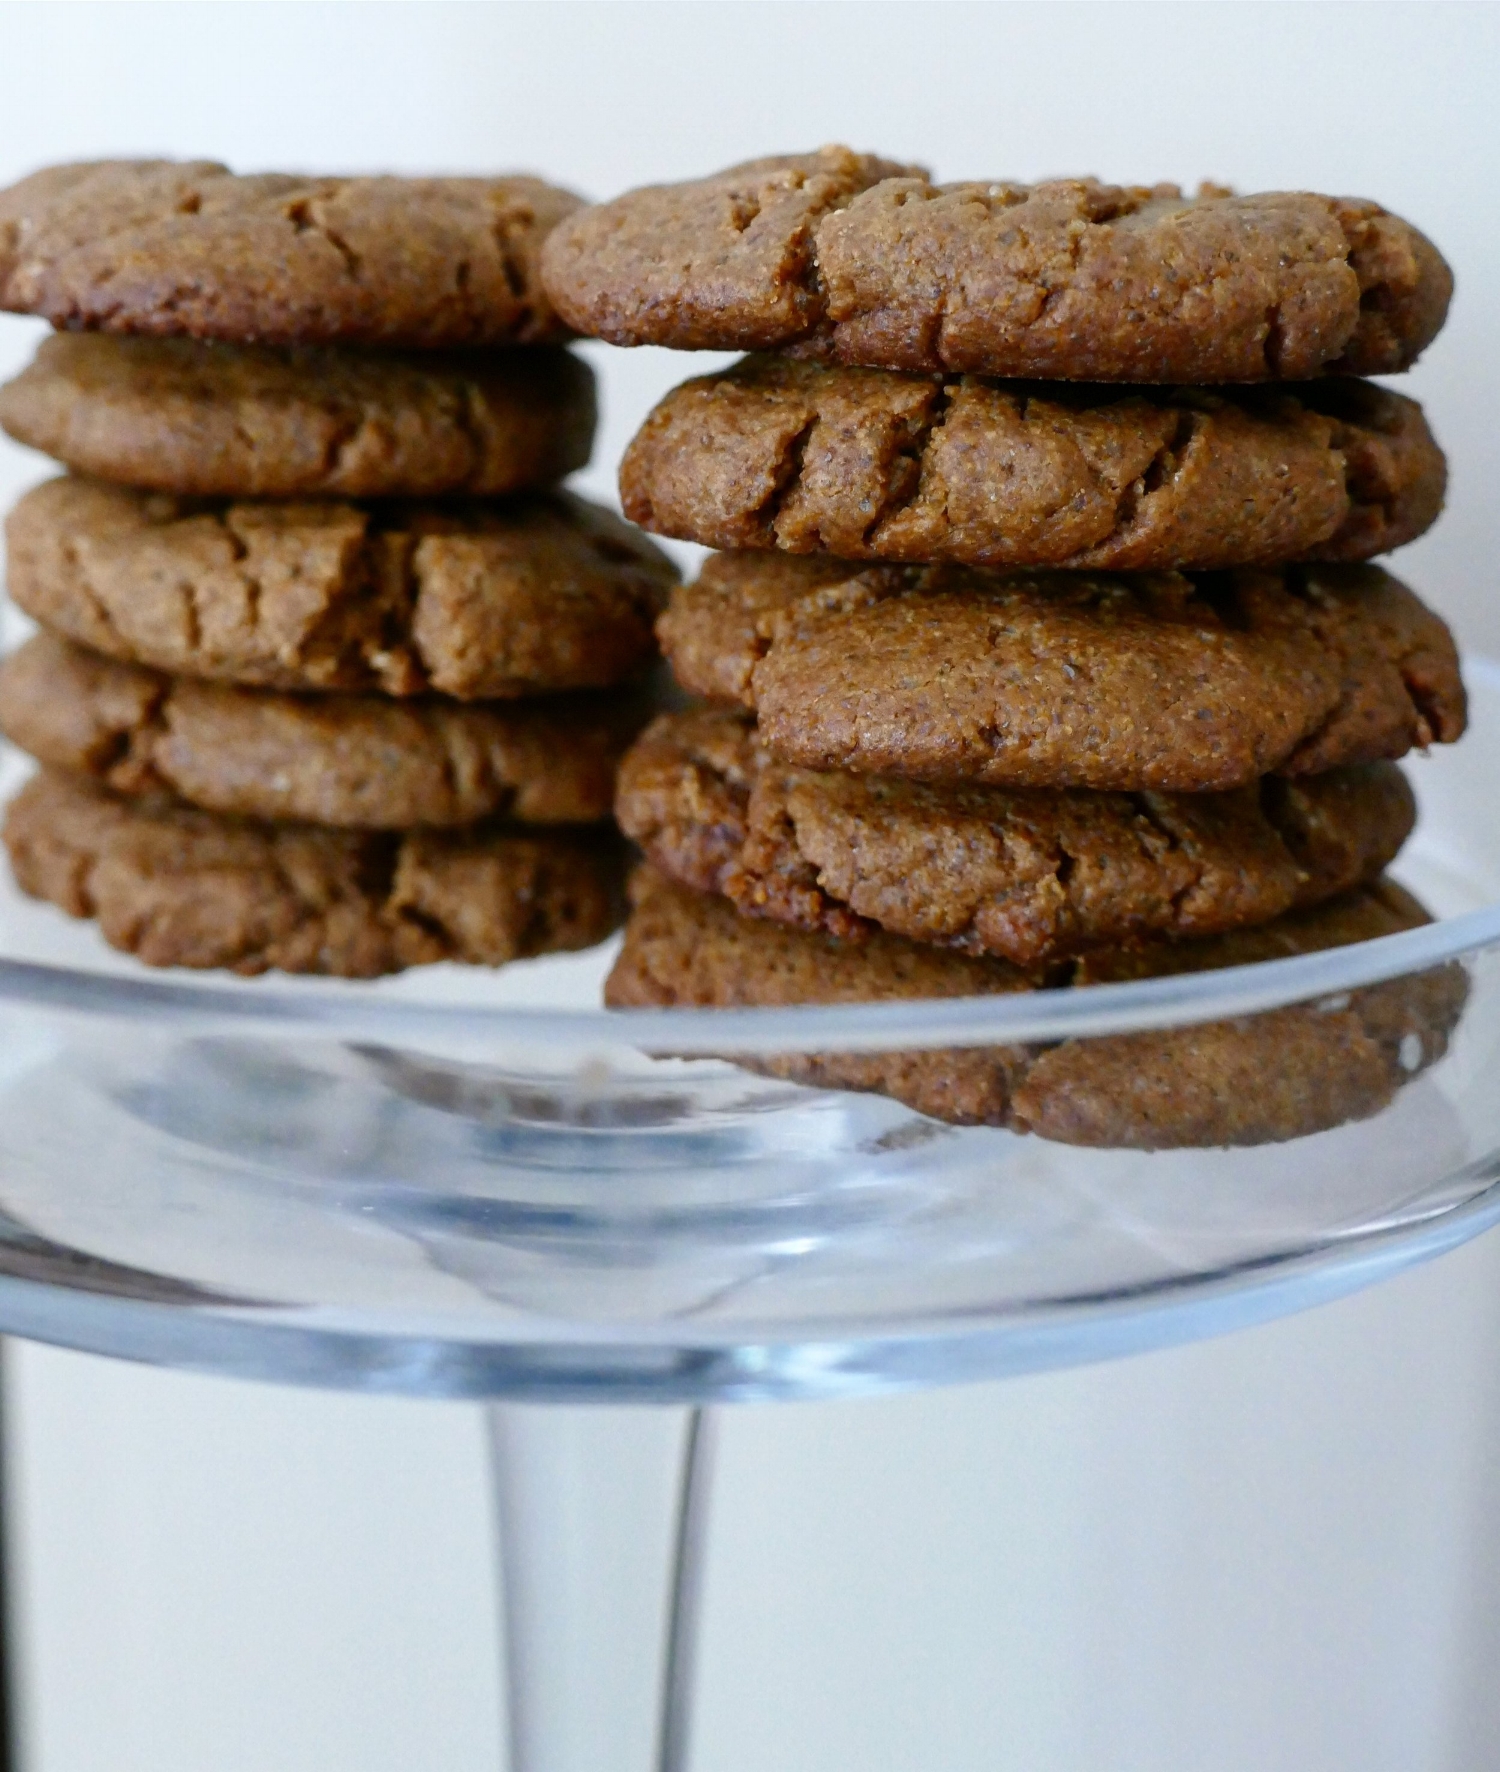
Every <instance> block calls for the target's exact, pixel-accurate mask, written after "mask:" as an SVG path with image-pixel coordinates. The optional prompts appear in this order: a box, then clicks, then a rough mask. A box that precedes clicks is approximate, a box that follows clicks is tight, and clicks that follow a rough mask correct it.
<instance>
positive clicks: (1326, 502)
mask: <svg viewBox="0 0 1500 1772" xmlns="http://www.w3.org/2000/svg"><path fill="white" fill-rule="evenodd" d="M0 415H3V405H0ZM1446 481H1447V469H1446V464H1445V462H1444V459H1443V453H1442V451H1441V450H1440V449H1439V448H1438V446H1437V444H1436V443H1435V442H1434V440H1433V437H1432V433H1431V432H1430V431H1429V430H1428V428H1427V424H1426V421H1425V420H1424V419H1423V417H1422V410H1421V408H1420V407H1419V406H1418V405H1417V404H1416V402H1415V401H1413V400H1406V399H1403V398H1402V397H1401V396H1400V395H1399V394H1392V393H1388V392H1387V391H1386V390H1384V389H1382V388H1378V387H1374V386H1372V385H1370V384H1369V383H1365V382H1359V381H1350V380H1329V381H1326V382H1317V383H1313V384H1310V385H1309V386H1307V387H1306V388H1302V389H1299V390H1298V391H1297V392H1295V393H1293V392H1290V391H1288V390H1285V389H1281V388H1277V389H1274V390H1272V389H1245V390H1242V391H1240V392H1238V393H1235V392H1228V393H1225V392H1219V391H1212V390H1204V389H1184V390H1175V391H1174V390H1165V389H1151V390H1150V391H1141V392H1136V391H1133V390H1130V389H1122V388H1119V387H1115V388H1099V387H1087V386H1084V387H1079V386H1068V385H1060V384H1057V383H1052V384H1047V385H1038V384H1030V385H1028V384H1021V385H1017V384H1015V383H997V382H992V381H986V380H984V379H982V378H980V377H977V376H961V377H957V378H945V377H942V376H927V375H909V374H897V373H893V372H892V371H890V370H880V369H848V368H840V367H829V366H827V365H824V364H819V363H809V362H803V361H799V360H796V359H793V358H787V357H774V356H758V357H750V358H746V359H745V360H744V361H743V362H741V363H738V364H736V365H735V366H734V367H733V368H731V369H727V370H724V371H723V372H721V373H720V374H718V375H710V376H703V377H700V378H699V379H697V380H695V381H689V382H685V383H684V384H683V385H682V386H681V387H679V388H676V389H674V390H673V391H672V392H671V393H670V394H668V395H667V396H666V398H665V399H664V400H662V401H661V402H660V404H659V405H658V406H657V407H656V409H655V410H654V411H653V412H652V413H651V415H650V417H649V418H648V419H647V420H646V422H645V424H644V425H643V426H642V427H641V429H640V431H639V432H638V433H637V435H636V437H635V439H634V441H633V442H632V443H631V445H630V447H629V449H628V450H627V451H626V453H625V459H624V461H623V463H622V464H621V468H620V494H621V499H622V502H623V504H624V508H625V514H626V516H628V517H629V518H630V519H631V520H632V522H635V523H639V524H641V525H642V526H643V527H644V528H646V529H650V530H654V531H655V532H656V533H657V534H660V535H672V536H677V537H679V538H681V539H682V540H684V541H695V542H702V543H704V544H706V545H707V546H709V547H714V548H784V549H787V550H788V551H789V552H792V553H799V554H807V553H828V554H837V555H840V556H842V557H843V558H844V559H848V560H900V561H935V560H956V561H961V562H965V563H967V564H970V565H975V566H994V567H1028V566H1051V567H1070V568H1079V567H1081V568H1109V569H1115V570H1122V569H1123V570H1142V569H1159V568H1170V567H1194V568H1213V567H1226V566H1253V565H1261V564H1272V563H1279V562H1282V561H1287V560H1363V559H1367V558H1369V557H1370V556H1371V555H1374V554H1381V553H1385V552H1386V551H1387V550H1389V549H1391V548H1396V547H1400V546H1401V545H1402V544H1403V543H1404V542H1408V541H1411V540H1412V539H1413V538H1414V537H1415V536H1418V535H1420V534H1421V533H1422V532H1423V531H1424V530H1425V529H1427V528H1428V527H1429V526H1430V525H1431V524H1432V523H1433V522H1434V521H1435V520H1436V518H1437V515H1438V513H1439V511H1440V510H1441V509H1442V505H1443V493H1444V488H1445V485H1446Z"/></svg>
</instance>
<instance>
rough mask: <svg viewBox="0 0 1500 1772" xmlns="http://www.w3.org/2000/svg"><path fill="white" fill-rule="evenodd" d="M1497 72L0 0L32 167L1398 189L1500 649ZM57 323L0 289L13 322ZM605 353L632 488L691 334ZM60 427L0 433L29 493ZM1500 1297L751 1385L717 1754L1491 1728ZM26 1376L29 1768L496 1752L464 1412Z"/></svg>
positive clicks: (1448, 66) (1484, 638)
mask: <svg viewBox="0 0 1500 1772" xmlns="http://www.w3.org/2000/svg"><path fill="white" fill-rule="evenodd" d="M1497 72H1500V13H1497V12H1496V10H1495V9H1493V8H1492V7H1489V6H1454V5H1443V4H1431V5H1396V6H1385V5H1342V4H1328V5H1248V4H1246V5H1240V4H1213V5H1203V6H1199V5H1164V6H1136V5H1129V4H1115V5H1076V6H1075V5H1067V4H1052V5H1046V4H1043V5H1013V6H1012V5H988V6H969V5H940V4H919V5H907V4H876V5H860V4H834V5H821V6H820V5H807V4H796V5H794V4H764V5H737V4H726V5H718V4H711V3H708V0H704V3H700V4H688V5H661V6H651V5H646V6H637V5H628V4H618V5H570V4H557V5H551V6H545V5H544V6H517V7H510V6H491V5H479V4H474V5H456V6H455V5H446V4H418V5H408V4H390V5H378V6H362V5H353V4H345V5H303V6H283V5H272V4H266V5H236V4H222V5H174V6H156V5H149V6H135V5H125V4H120V5H103V6H99V5H37V6H27V5H0V182H8V181H9V180H10V179H11V178H12V177H14V176H17V175H19V174H20V173H22V172H24V171H27V170H29V169H30V168H32V167H34V166H36V165H39V164H42V163H45V162H47V161H51V160H58V159H70V158H79V157H89V156H98V155H114V154H122V153H166V154H175V155H193V156H200V155H213V156H219V157H222V158H225V159H227V160H229V161H230V162H231V163H233V164H235V165H236V166H239V167H242V168H246V169H252V168H262V167H286V168H299V169H300V168H308V169H320V170H321V169H329V170H338V169H365V168H374V167H382V168H389V169H393V170H432V169H463V170H476V169H502V168H510V167H520V166H525V167H531V168H535V169H537V170H540V171H544V172H546V173H548V174H549V175H551V176H553V177H555V178H557V179H558V180H560V181H561V182H564V183H568V184H571V185H573V186H574V187H576V188H578V189H580V190H582V191H584V192H586V193H589V194H593V195H599V196H603V195H608V194H611V193H613V192H615V191H618V190H620V189H622V188H624V187H626V186H628V185H631V184H635V183H639V182H644V181H646V180H652V179H660V178H674V177H681V176H687V175H690V174H692V173H694V172H697V171H700V170H708V169H711V168H715V167H718V166H721V165H724V164H727V163H728V162H730V161H732V160H736V159H742V158H747V157H749V156H751V155H754V154H758V153H764V152H771V151H777V150H782V149H787V148H797V147H806V146H811V145H815V144H817V143H820V142H824V141H832V140H848V141H850V142H852V143H853V144H854V145H856V146H860V147H870V148H878V149H880V150H882V151H884V152H886V153H888V154H893V155H898V156H903V157H909V158H916V159H920V160H924V161H926V162H928V163H930V164H931V165H933V166H934V167H935V169H936V170H937V171H938V172H939V174H940V175H942V176H945V177H964V176H983V177H996V176H1006V177H1021V178H1025V177H1030V176H1037V175H1045V174H1048V173H1057V172H1097V173H1099V174H1101V175H1103V176H1106V177H1112V178H1117V179H1120V180H1124V181H1128V182H1139V181H1153V180H1156V179H1160V178H1176V179H1179V180H1180V181H1182V182H1184V183H1193V182H1196V181H1197V180H1198V179H1199V178H1204V177H1207V178H1213V179H1218V180H1225V181H1228V182H1231V183H1233V184H1235V185H1237V186H1239V187H1241V188H1245V189H1255V188H1274V187H1288V186H1290V187H1305V188H1312V189H1321V190H1331V191H1336V192H1341V193H1343V192H1347V193H1353V194H1363V195H1370V196H1374V197H1377V198H1378V199H1380V200H1381V201H1383V202H1385V203H1387V204H1388V205H1389V206H1391V207H1392V208H1394V209H1396V210H1397V211H1399V212H1401V213H1403V214H1406V215H1408V216H1410V217H1411V218H1412V219H1414V220H1416V221H1417V222H1418V223H1419V224H1420V225H1421V226H1423V227H1424V228H1425V229H1426V230H1427V231H1428V232H1429V233H1430V234H1431V235H1432V236H1433V237H1434V239H1435V240H1436V241H1437V242H1438V243H1439V245H1440V246H1441V247H1442V248H1443V250H1444V251H1445V252H1446V253H1447V255H1448V256H1449V258H1450V259H1451V261H1452V262H1453V264H1454V265H1455V267H1456V270H1457V273H1458V297H1457V301H1456V304H1455V308H1454V313H1453V318H1452V321H1451V323H1450V325H1449V327H1448V330H1447V331H1446V332H1445V333H1444V335H1443V337H1442V338H1441V339H1440V340H1439V342H1438V343H1437V344H1436V345H1435V346H1434V347H1433V348H1432V350H1431V351H1430V353H1429V355H1428V357H1427V358H1426V359H1425V360H1424V362H1423V363H1422V364H1421V365H1420V366H1419V368H1418V369H1417V371H1416V372H1415V373H1414V374H1413V375H1411V376H1410V377H1408V378H1406V380H1405V382H1404V384H1403V385H1405V386H1407V387H1409V388H1410V390H1411V391H1413V392H1415V393H1417V394H1419V395H1420V396H1421V397H1422V398H1423V399H1424V400H1425V401H1426V402H1427V403H1428V405H1429V409H1430V413H1431V416H1432V420H1433V423H1434V426H1435V428H1436V430H1437V432H1438V434H1439V436H1440V438H1441V439H1442V441H1443V442H1444V443H1445V445H1446V446H1447V448H1448V450H1449V452H1450V455H1451V457H1452V459H1453V464H1454V473H1453V488H1452V503H1451V509H1450V512H1449V514H1448V516H1447V517H1446V518H1445V520H1444V522H1443V525H1442V527H1441V529H1440V530H1439V531H1438V532H1437V533H1436V534H1435V535H1433V536H1432V537H1430V538H1428V539H1426V540H1424V541H1422V542H1420V543H1418V544H1417V545H1415V546H1414V547H1412V548H1411V549H1409V550H1407V551H1406V552H1405V553H1404V554H1403V555H1402V556H1401V557H1400V560H1399V563H1398V570H1399V571H1400V572H1402V573H1403V574H1404V575H1406V576H1409V577H1410V578H1411V579H1412V581H1413V582H1414V583H1415V584H1416V585H1417V586H1418V587H1419V588H1420V589H1421V590H1422V591H1423V592H1424V593H1425V594H1427V595H1429V596H1431V597H1432V598H1433V599H1434V600H1435V601H1436V602H1437V603H1438V604H1439V605H1440V607H1442V608H1443V610H1444V611H1445V613H1447V614H1448V615H1449V616H1450V618H1451V619H1452V620H1453V621H1454V624H1455V626H1456V627H1457V628H1458V630H1459V632H1460V634H1461V637H1462V638H1463V639H1464V640H1465V641H1466V643H1467V644H1469V645H1470V646H1476V647H1485V646H1487V647H1489V648H1491V649H1493V650H1495V651H1500V600H1497V598H1496V596H1495V593H1494V590H1493V588H1492V580H1493V578H1494V568H1493V565H1492V556H1491V552H1490V546H1489V537H1488V534H1487V519H1488V515H1489V506H1490V503H1491V496H1492V495H1491V492H1490V488H1491V486H1492V485H1493V484H1495V483H1496V479H1497V473H1500V446H1497V442H1496V437H1495V426H1494V424H1493V417H1492V415H1493V412H1494V409H1495V406H1496V397H1497V393H1500V342H1497V339H1500V329H1497V327H1496V324H1495V322H1496V319H1497V317H1500V315H1497V306H1500V229H1497V228H1496V227H1495V225H1494V220H1493V207H1494V198H1493V190H1494V186H1495V183H1496V175H1497V173H1500V148H1497V143H1500V129H1497V118H1496V99H1495V86H1496V75H1497ZM37 332H38V329H37V327H36V326H35V325H34V324H31V323H28V322H25V321H21V320H4V321H0V369H5V370H8V369H9V368H10V367H11V366H13V365H18V364H19V363H20V362H21V361H23V360H24V358H25V356H26V355H27V354H28V353H29V351H30V349H31V348H32V345H33V342H34V339H35V337H36V336H37ZM589 349H590V354H591V356H592V357H593V360H594V361H595V362H596V364H598V365H599V366H600V368H601V370H602V373H603V375H604V377H605V398H606V423H605V427H604V431H603V434H602V436H601V439H600V444H599V450H598V457H597V465H596V467H595V468H594V469H593V470H591V472H590V474H589V475H588V476H586V477H585V478H586V483H587V484H589V485H591V486H592V487H593V488H594V489H595V490H596V491H597V492H598V493H600V494H601V495H603V496H610V494H611V485H612V471H613V463H614V462H615V461H616V460H617V459H618V456H619V453H620V450H621V449H622V447H623V445H624V442H625V440H626V438H627V437H628V436H629V434H630V431H631V430H632V429H633V427H634V426H635V424H636V423H638V422H639V420H640V418H641V416H642V415H643V414H644V412H645V410H646V409H647V407H648V406H649V404H650V402H651V400H652V399H653V398H654V397H655V396H656V394H657V393H659V392H660V391H661V390H663V389H664V388H666V387H667V386H669V385H670V384H671V383H672V382H673V381H675V380H677V379H679V378H680V377H681V376H682V375H684V374H685V373H689V372H690V371H692V370H696V369H698V368H700V367H702V364H701V362H700V361H697V360H695V361H694V362H692V363H691V364H689V363H686V362H684V361H683V360H680V359H675V358H672V357H669V356H668V355H667V354H666V353H660V352H639V353H613V352H609V351H608V350H606V349H604V348H602V347H589ZM42 471H44V464H42V463H40V462H39V461H38V460H37V459H36V458H34V457H27V456H26V455H25V454H24V453H23V452H21V451H19V450H17V449H14V448H11V447H9V446H6V447H5V448H4V449H3V450H0V494H3V495H4V496H5V497H6V498H9V496H11V495H12V494H13V492H14V491H15V490H16V489H17V488H19V487H20V486H21V485H22V484H24V483H26V482H27V481H28V480H30V479H33V478H35V477H37V476H38V475H39V473H40V472H42ZM1276 1160H1277V1159H1276V1157H1275V1156H1274V1155H1273V1154H1268V1157H1267V1161H1268V1162H1272V1161H1276ZM1288 1160H1294V1159H1292V1158H1289V1159H1288ZM1497 1311H1500V1243H1497V1242H1496V1241H1495V1240H1493V1239H1491V1240H1490V1241H1489V1242H1487V1243H1483V1244H1480V1245H1478V1246H1475V1247H1473V1248H1471V1249H1469V1250H1466V1251H1464V1252H1462V1253H1460V1254H1459V1255H1456V1256H1453V1257H1451V1258H1449V1259H1448V1260H1446V1261H1445V1262H1443V1263H1441V1264H1439V1265H1438V1266H1435V1267H1433V1268H1431V1269H1428V1270H1425V1271H1424V1272H1421V1273H1418V1274H1414V1275H1411V1276H1408V1277H1407V1278H1405V1279H1402V1280H1400V1281H1398V1282H1395V1283H1392V1284H1390V1285H1388V1286H1386V1287H1385V1288H1384V1289H1382V1290H1380V1291H1378V1292H1375V1293H1371V1294H1367V1295H1365V1296H1363V1297H1361V1298H1357V1299H1354V1300H1350V1301H1348V1302H1346V1303H1343V1304H1341V1305H1338V1306H1334V1307H1330V1308H1327V1309H1324V1310H1322V1311H1319V1312H1316V1313H1313V1314H1310V1315H1308V1316H1306V1317H1304V1318H1301V1319H1297V1320H1295V1321H1291V1322H1287V1323H1283V1324H1279V1325H1275V1326H1272V1327H1270V1328H1266V1329H1262V1330H1257V1331H1254V1332H1252V1333H1247V1334H1243V1335H1240V1336H1238V1337H1235V1338H1232V1339H1230V1340H1226V1341H1224V1342H1218V1343H1211V1344H1205V1345H1202V1346H1199V1347H1196V1348H1191V1349H1186V1350H1181V1351H1179V1352H1175V1353H1169V1354H1159V1355H1153V1356H1151V1357H1149V1358H1142V1359H1138V1360H1135V1361H1130V1362H1126V1363H1122V1364H1119V1365H1115V1366H1107V1367H1101V1368H1097V1369H1094V1370H1090V1371H1082V1372H1074V1373H1067V1374H1061V1375H1057V1376H1054V1377H1048V1378H1039V1379H1029V1380H1025V1381H1018V1382H1014V1383H1011V1384H1008V1385H999V1386H985V1387H978V1388H974V1389H970V1390H967V1391H963V1392H951V1393H935V1394H932V1395H928V1396H924V1397H914V1398H905V1399H899V1400H890V1401H884V1402H872V1403H863V1404H857V1405H856V1404H848V1405H840V1406H837V1407H828V1406H820V1407H811V1406H800V1407H795V1408H785V1409H779V1410H773V1409H757V1410H750V1411H746V1412H743V1413H739V1414H735V1415H733V1416H732V1417H731V1419H730V1420H729V1422H728V1423H727V1428H726V1435H725V1448H724V1455H723V1460H722V1468H721V1484H720V1490H719V1494H718V1497H717V1500H716V1506H715V1513H714V1532H713V1545H712V1561H711V1566H710V1575H709V1595H708V1616H707V1624H706V1635H705V1644H704V1658H703V1665H702V1721H701V1730H700V1736H699V1753H698V1755H697V1766H698V1767H699V1768H700V1772H752V1769H754V1772H760V1769H761V1768H764V1767H766V1766H775V1767H777V1768H778V1769H781V1772H830V1769H831V1768H834V1767H842V1766H846V1765H847V1766H851V1767H852V1766H856V1765H857V1766H859V1767H860V1768H861V1772H929V1769H930V1768H934V1767H941V1768H943V1769H944V1772H1012V1769H1014V1772H1022V1769H1023V1768H1024V1769H1025V1772H1201V1769H1202V1768H1203V1767H1205V1766H1209V1765H1212V1766H1213V1767H1215V1769H1216V1772H1308V1769H1309V1768H1317V1769H1318V1772H1346V1769H1347V1772H1478V1769H1479V1768H1482V1767H1484V1766H1487V1765H1492V1764H1495V1763H1496V1762H1497V1761H1500V1746H1497V1743H1500V1701H1497V1699H1496V1697H1495V1694H1494V1680H1493V1677H1492V1671H1491V1670H1492V1669H1493V1667H1494V1665H1495V1662H1496V1654H1497V1651H1500V1606H1497V1598H1500V1579H1497V1572H1496V1569H1495V1550H1496V1543H1495V1528H1494V1527H1493V1525H1492V1523H1491V1522H1492V1521H1493V1520H1494V1519H1495V1517H1496V1514H1497V1506H1496V1504H1497V1502H1500V1493H1497V1492H1496V1491H1497V1486H1500V1457H1497V1454H1500V1384H1497V1378H1496V1373H1497V1370H1500V1335H1497V1330H1500V1325H1497V1322H1496V1315H1497ZM8 1372H9V1377H10V1380H11V1385H12V1396H13V1408H12V1412H11V1416H10V1419H9V1421H8V1423H7V1506H8V1521H9V1525H10V1529H11V1531H12V1534H13V1542H14V1543H15V1546H16V1552H17V1565H16V1574H17V1597H16V1614H17V1625H18V1630H19V1639H20V1645H21V1662H20V1668H21V1678H20V1692H19V1696H20V1699H21V1704H22V1711H23V1717H24V1721H25V1726H26V1738H27V1744H28V1754H27V1759H26V1767H27V1772H241V1769H244V1772H250V1769H251V1768H254V1769H255V1772H264V1768H267V1767H274V1768H275V1769H276V1772H304V1769H305V1772H315V1769H316V1772H346V1769H347V1772H356V1769H357V1772H398V1769H399V1772H410V1768H412V1767H413V1766H423V1767H425V1766H441V1767H443V1768H444V1772H481V1769H484V1772H490V1769H492V1768H495V1767H496V1766H497V1764H498V1746H497V1742H498V1731H497V1729H496V1726H495V1713H496V1706H497V1703H498V1697H497V1690H496V1679H495V1642H494V1637H495V1628H496V1627H495V1596H494V1592H493V1586H492V1582H491V1567H492V1560H493V1552H492V1544H491V1535H490V1523H489V1518H488V1513H487V1503H486V1499H485V1494H484V1488H483V1467H482V1458H481V1442H480V1434H479V1421H478V1416H477V1413H476V1412H474V1411H471V1410H466V1409H463V1408H460V1407H457V1406H452V1405H440V1404H423V1403H397V1402H391V1401H375V1400H369V1399H359V1398H343V1397H322V1396H316V1395H307V1394H296V1393H283V1392H278V1391H276V1390H274V1389H269V1388H257V1387H250V1386H239V1385H235V1384H233V1383H229V1382H217V1381H211V1380H205V1379H200V1378H187V1377H181V1376H175V1375H171V1374H162V1373H150V1372H143V1371H136V1370H132V1369H128V1368H123V1367H117V1366H114V1365H111V1364H109V1363H107V1362H104V1361H99V1360H92V1359H86V1358H83V1357H80V1356H74V1355H64V1354H59V1353H53V1352H48V1351H45V1350H38V1349H32V1348H25V1347H13V1348H12V1349H11V1351H10V1355H9V1365H8Z"/></svg>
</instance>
